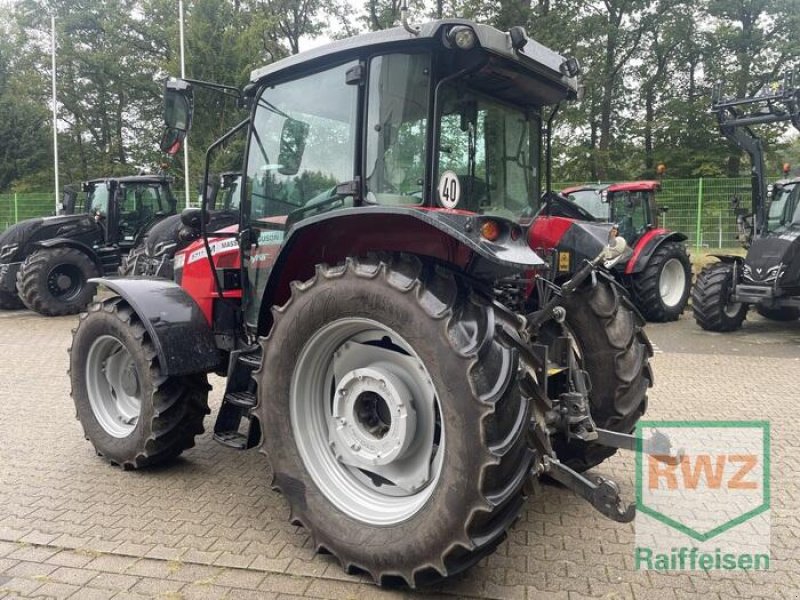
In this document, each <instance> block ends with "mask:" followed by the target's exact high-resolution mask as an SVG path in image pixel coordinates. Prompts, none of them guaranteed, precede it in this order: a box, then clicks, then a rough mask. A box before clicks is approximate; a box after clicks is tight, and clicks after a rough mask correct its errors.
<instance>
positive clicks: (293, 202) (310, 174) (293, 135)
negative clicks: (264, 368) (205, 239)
mask: <svg viewBox="0 0 800 600" xmlns="http://www.w3.org/2000/svg"><path fill="white" fill-rule="evenodd" d="M357 64H358V63H357V61H350V62H347V63H344V64H340V65H337V66H335V67H331V68H328V69H326V70H324V71H319V72H316V73H313V74H309V75H305V76H303V77H299V78H297V79H293V80H291V81H286V82H282V83H279V84H277V85H269V86H267V87H265V88H263V89H262V90H261V91H260V92H259V93H257V95H256V101H255V102H254V104H255V106H254V108H253V113H252V117H251V126H250V135H249V141H248V152H247V165H246V170H245V173H246V182H245V185H246V188H245V191H244V203H243V206H242V217H243V223H242V231H241V246H242V255H243V262H242V268H243V271H244V273H243V275H244V277H243V280H244V282H243V286H244V294H243V307H244V316H245V324H246V326H247V328H248V329H249V330H250V331H256V330H257V328H258V322H259V315H260V313H261V302H262V299H263V297H264V293H265V289H266V285H267V281H268V279H269V276H270V273H271V271H272V268H273V266H274V265H275V261H276V259H277V257H278V254H279V252H280V249H281V246H282V244H283V241H284V238H285V236H286V227H287V221H288V222H290V223H291V222H297V221H302V220H303V219H305V218H308V217H311V216H314V215H317V214H319V213H321V212H324V211H328V210H332V209H335V208H342V207H346V206H352V203H353V200H352V198H341V197H338V196H336V186H337V185H338V184H341V183H346V182H349V181H352V180H353V179H354V178H355V176H356V148H357V143H356V140H357V137H358V136H357V130H358V123H357V115H358V114H359V111H358V103H359V95H360V94H359V86H358V85H353V84H352V83H348V82H347V79H348V78H347V73H348V71H350V70H351V69H353V67H355V66H357Z"/></svg>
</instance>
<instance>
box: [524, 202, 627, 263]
mask: <svg viewBox="0 0 800 600" xmlns="http://www.w3.org/2000/svg"><path fill="white" fill-rule="evenodd" d="M612 227H613V225H612V224H611V223H585V222H583V221H575V220H573V219H570V218H566V217H562V216H545V215H539V216H537V217H536V219H534V221H533V223H532V225H531V228H530V230H529V231H528V245H529V246H530V247H531V248H532V249H533V250H535V251H537V252H539V251H543V252H544V251H548V250H556V251H557V252H559V253H560V254H559V257H558V259H559V263H558V265H557V271H558V272H560V273H566V272H572V271H574V270H575V269H576V268H577V267H578V265H580V264H581V263H582V262H583V261H584V260H592V259H594V258H595V257H596V256H597V255H598V254H600V252H602V251H603V248H605V247H606V245H607V244H608V237H609V234H610V232H611V229H612Z"/></svg>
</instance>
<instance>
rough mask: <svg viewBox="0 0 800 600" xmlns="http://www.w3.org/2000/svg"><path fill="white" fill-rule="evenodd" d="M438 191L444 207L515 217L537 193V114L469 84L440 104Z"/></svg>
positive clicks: (446, 92)
mask: <svg viewBox="0 0 800 600" xmlns="http://www.w3.org/2000/svg"><path fill="white" fill-rule="evenodd" d="M440 106H441V110H440V114H441V117H440V123H439V144H438V154H437V165H438V169H437V176H436V178H435V179H434V182H433V183H434V185H435V186H436V188H435V193H436V194H437V199H438V201H439V203H440V204H441V205H442V206H444V207H446V208H458V209H461V210H468V211H471V212H476V213H484V214H497V215H500V216H505V217H507V218H511V219H514V218H516V217H518V216H519V215H520V214H522V213H523V212H525V211H526V209H528V208H529V207H530V206H531V204H532V202H535V201H536V200H537V199H538V197H539V147H538V140H539V129H540V120H539V117H538V115H536V114H534V113H533V112H532V111H531V110H526V109H524V108H521V107H517V106H513V105H510V104H505V103H501V102H499V101H497V100H494V99H491V98H488V97H486V96H483V95H481V94H478V93H476V92H473V91H472V90H470V89H469V88H467V87H465V86H447V87H445V88H444V89H443V92H442V99H441V102H440Z"/></svg>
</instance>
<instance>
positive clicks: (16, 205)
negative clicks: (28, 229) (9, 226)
mask: <svg viewBox="0 0 800 600" xmlns="http://www.w3.org/2000/svg"><path fill="white" fill-rule="evenodd" d="M14 223H19V203H18V202H17V192H14Z"/></svg>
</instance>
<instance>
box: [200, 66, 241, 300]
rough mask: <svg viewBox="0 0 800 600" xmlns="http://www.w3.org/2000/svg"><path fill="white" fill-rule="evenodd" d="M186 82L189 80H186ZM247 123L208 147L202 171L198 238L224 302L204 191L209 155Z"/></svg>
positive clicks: (209, 166) (206, 187) (215, 286)
mask: <svg viewBox="0 0 800 600" xmlns="http://www.w3.org/2000/svg"><path fill="white" fill-rule="evenodd" d="M187 81H189V80H188V79H187ZM249 123H250V118H249V117H248V118H247V119H245V120H244V121H242V122H241V123H239V124H238V125H237V126H236V127H234V128H233V129H231V130H230V131H228V132H227V133H226V134H225V135H223V136H222V137H221V138H219V139H218V140H217V141H215V142H214V143H213V144H211V145H210V146H209V147H208V150H206V164H205V169H204V170H203V187H202V188H201V189H202V190H203V193H202V194H201V195H200V237H201V239H202V240H203V247H204V248H205V249H206V259H207V260H208V266H209V268H210V269H211V275H212V277H213V278H214V289H216V291H217V296H219V298H220V300H224V298H225V296H224V294H223V293H222V284H221V283H220V281H219V275H218V274H217V270H216V269H215V268H214V257H213V256H211V244H209V243H208V226H207V223H206V218H205V217H206V212H207V209H206V207H207V205H208V201H207V200H206V194H205V190H206V189H208V173H209V171H210V169H211V153H212V151H214V150H215V149H216V148H219V147H220V146H221V145H223V144H224V143H225V142H227V141H228V140H229V139H230V138H231V137H233V136H234V135H236V134H237V133H239V132H240V131H241V130H242V129H244V128H245V127H247V125H248V124H249ZM185 185H189V182H188V181H187V182H186V183H185Z"/></svg>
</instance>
